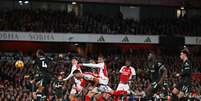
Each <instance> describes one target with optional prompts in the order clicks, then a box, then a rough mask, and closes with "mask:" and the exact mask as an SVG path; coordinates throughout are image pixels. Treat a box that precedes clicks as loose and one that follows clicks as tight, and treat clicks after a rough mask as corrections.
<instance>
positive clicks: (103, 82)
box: [99, 77, 109, 85]
mask: <svg viewBox="0 0 201 101" xmlns="http://www.w3.org/2000/svg"><path fill="white" fill-rule="evenodd" d="M108 82H109V79H108V78H102V77H100V78H99V84H103V85H107V84H108Z"/></svg>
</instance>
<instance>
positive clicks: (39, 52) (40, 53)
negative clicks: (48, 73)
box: [36, 49, 45, 56]
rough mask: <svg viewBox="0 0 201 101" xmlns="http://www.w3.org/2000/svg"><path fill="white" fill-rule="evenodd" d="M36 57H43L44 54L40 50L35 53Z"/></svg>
mask: <svg viewBox="0 0 201 101" xmlns="http://www.w3.org/2000/svg"><path fill="white" fill-rule="evenodd" d="M36 56H45V52H44V51H43V50H42V49H38V50H37V51H36Z"/></svg>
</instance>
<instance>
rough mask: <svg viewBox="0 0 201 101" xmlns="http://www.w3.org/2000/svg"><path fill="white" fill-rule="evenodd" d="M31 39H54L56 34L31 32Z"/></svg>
mask: <svg viewBox="0 0 201 101" xmlns="http://www.w3.org/2000/svg"><path fill="white" fill-rule="evenodd" d="M29 37H30V40H39V41H40V40H41V41H43V40H47V41H48V40H54V36H53V35H52V34H46V35H45V34H29Z"/></svg>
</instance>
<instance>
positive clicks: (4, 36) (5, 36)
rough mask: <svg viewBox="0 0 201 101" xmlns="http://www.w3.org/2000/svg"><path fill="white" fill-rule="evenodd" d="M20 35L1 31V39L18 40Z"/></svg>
mask: <svg viewBox="0 0 201 101" xmlns="http://www.w3.org/2000/svg"><path fill="white" fill-rule="evenodd" d="M18 39H19V37H18V35H17V34H15V33H1V34H0V40H18Z"/></svg>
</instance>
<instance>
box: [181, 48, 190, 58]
mask: <svg viewBox="0 0 201 101" xmlns="http://www.w3.org/2000/svg"><path fill="white" fill-rule="evenodd" d="M189 54H190V52H189V50H188V48H187V47H184V49H182V50H181V52H180V59H181V60H185V59H187V58H188V56H189Z"/></svg>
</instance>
